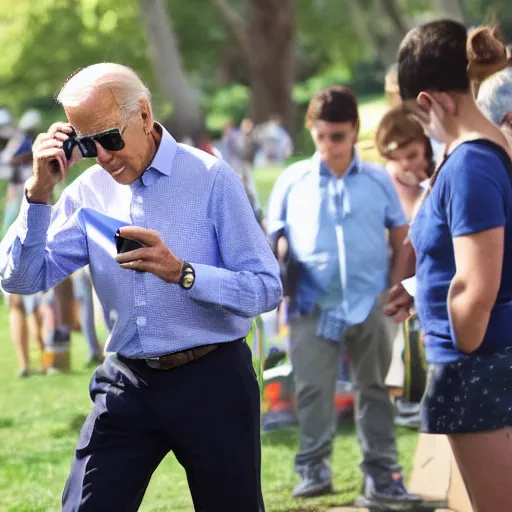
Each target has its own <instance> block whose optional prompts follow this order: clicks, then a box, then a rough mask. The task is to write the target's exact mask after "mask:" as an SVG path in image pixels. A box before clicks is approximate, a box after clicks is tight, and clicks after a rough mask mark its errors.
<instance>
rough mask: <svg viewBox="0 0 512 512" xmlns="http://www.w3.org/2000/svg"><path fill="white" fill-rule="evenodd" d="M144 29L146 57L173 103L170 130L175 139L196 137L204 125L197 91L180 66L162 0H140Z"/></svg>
mask: <svg viewBox="0 0 512 512" xmlns="http://www.w3.org/2000/svg"><path fill="white" fill-rule="evenodd" d="M139 7H140V14H141V19H142V22H143V24H144V27H145V30H146V37H147V40H148V51H149V58H150V60H151V63H152V66H153V72H154V74H155V77H156V79H157V81H158V84H159V86H160V89H161V90H162V92H163V94H164V95H165V96H166V97H167V98H168V99H169V100H170V101H171V102H172V106H173V114H172V118H171V122H170V129H171V130H172V132H173V135H174V137H176V138H177V139H178V140H180V139H182V138H183V137H185V136H188V137H192V138H193V139H194V140H197V139H198V137H199V135H200V134H201V132H202V131H203V128H204V118H203V114H202V111H201V106H200V103H199V94H198V93H197V92H196V91H195V90H194V89H193V88H192V87H191V86H190V84H189V82H188V78H187V75H186V73H185V70H184V69H183V62H182V60H181V55H180V51H179V47H178V41H177V39H176V35H175V33H174V30H173V28H172V24H171V19H170V17H169V15H168V12H167V7H166V4H165V1H164V0H139Z"/></svg>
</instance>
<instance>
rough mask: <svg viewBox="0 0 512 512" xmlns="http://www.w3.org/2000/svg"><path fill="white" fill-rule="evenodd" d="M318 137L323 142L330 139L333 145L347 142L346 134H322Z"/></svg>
mask: <svg viewBox="0 0 512 512" xmlns="http://www.w3.org/2000/svg"><path fill="white" fill-rule="evenodd" d="M317 137H318V140H320V141H322V140H324V139H328V140H329V141H331V142H332V143H333V144H339V143H340V142H343V141H344V140H345V137H346V134H345V133H344V132H334V133H330V134H328V135H326V134H323V133H322V134H321V135H318V136H317Z"/></svg>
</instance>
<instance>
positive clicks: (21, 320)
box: [9, 295, 29, 372]
mask: <svg viewBox="0 0 512 512" xmlns="http://www.w3.org/2000/svg"><path fill="white" fill-rule="evenodd" d="M9 327H10V330H11V338H12V342H13V344H14V348H15V349H16V355H17V356H18V363H19V365H20V369H21V371H22V372H23V371H24V370H25V371H26V370H28V367H29V358H28V329H27V322H26V318H25V310H24V309H23V302H22V300H21V296H19V295H11V296H10V297H9Z"/></svg>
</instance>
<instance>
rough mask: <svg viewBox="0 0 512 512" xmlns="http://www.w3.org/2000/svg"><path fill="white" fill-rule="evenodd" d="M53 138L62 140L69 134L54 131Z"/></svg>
mask: <svg viewBox="0 0 512 512" xmlns="http://www.w3.org/2000/svg"><path fill="white" fill-rule="evenodd" d="M53 138H54V139H57V140H60V141H62V142H64V141H65V140H68V139H69V135H68V134H67V133H63V132H56V133H55V135H54V136H53Z"/></svg>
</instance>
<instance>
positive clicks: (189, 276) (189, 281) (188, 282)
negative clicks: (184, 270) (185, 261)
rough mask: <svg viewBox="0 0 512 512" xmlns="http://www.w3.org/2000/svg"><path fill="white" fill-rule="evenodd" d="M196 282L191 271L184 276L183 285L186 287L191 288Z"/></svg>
mask: <svg viewBox="0 0 512 512" xmlns="http://www.w3.org/2000/svg"><path fill="white" fill-rule="evenodd" d="M193 284H194V274H192V273H190V274H187V275H185V276H183V287H184V288H191V287H192V285H193Z"/></svg>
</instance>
